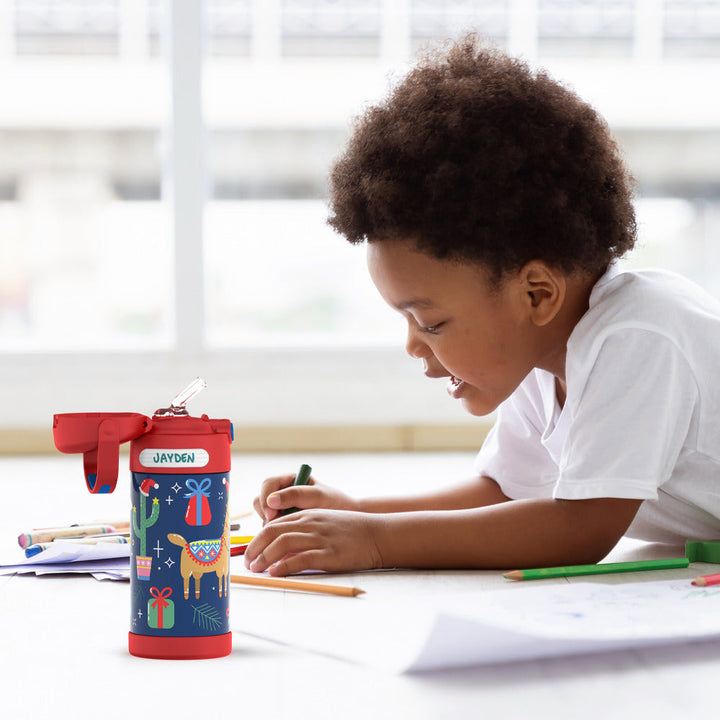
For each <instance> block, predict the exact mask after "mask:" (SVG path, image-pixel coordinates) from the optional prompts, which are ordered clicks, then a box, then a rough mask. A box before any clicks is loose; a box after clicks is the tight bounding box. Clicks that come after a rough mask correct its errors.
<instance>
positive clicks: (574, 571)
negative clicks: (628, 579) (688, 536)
mask: <svg viewBox="0 0 720 720" xmlns="http://www.w3.org/2000/svg"><path fill="white" fill-rule="evenodd" d="M689 564H690V561H689V560H688V559H687V558H667V559H665V560H637V561H634V562H619V563H599V564H598V565H568V566H566V567H551V568H537V569H535V570H513V571H512V572H509V573H505V575H504V577H506V578H507V579H508V580H539V579H541V578H557V577H572V576H574V575H601V574H605V573H619V572H633V571H638V570H669V569H672V568H685V567H687V566H688V565H689Z"/></svg>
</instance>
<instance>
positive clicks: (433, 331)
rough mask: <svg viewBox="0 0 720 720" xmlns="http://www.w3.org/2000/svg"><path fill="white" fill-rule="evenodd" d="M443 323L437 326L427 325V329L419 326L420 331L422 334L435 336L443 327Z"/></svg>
mask: <svg viewBox="0 0 720 720" xmlns="http://www.w3.org/2000/svg"><path fill="white" fill-rule="evenodd" d="M444 324H445V323H438V324H437V325H429V326H428V327H423V326H422V325H421V326H420V330H422V332H424V333H428V334H429V335H436V334H437V331H438V330H439V329H440V328H441V327H442V326H443V325H444Z"/></svg>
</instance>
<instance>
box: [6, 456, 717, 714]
mask: <svg viewBox="0 0 720 720" xmlns="http://www.w3.org/2000/svg"><path fill="white" fill-rule="evenodd" d="M300 462H308V463H309V464H311V465H313V467H314V471H315V474H316V476H318V477H319V478H320V479H323V480H327V481H329V482H332V483H334V484H336V485H338V486H340V487H343V488H345V489H347V490H349V491H351V492H353V493H356V494H364V493H367V494H377V493H381V492H388V493H391V492H393V491H394V490H396V489H397V490H398V491H403V489H409V488H428V489H429V488H432V487H435V486H437V485H439V484H442V483H443V482H446V481H453V480H457V479H461V478H462V477H465V476H467V475H468V472H469V470H470V467H471V462H472V455H471V454H467V453H453V454H406V455H401V454H366V455H342V454H338V455H319V454H314V455H309V456H303V457H299V456H292V455H278V456H268V455H248V456H235V457H234V458H233V471H232V496H231V509H232V511H233V512H239V511H241V510H243V509H245V508H246V507H249V502H250V499H251V498H252V496H253V495H254V494H255V491H256V489H257V486H258V484H259V483H260V481H261V480H262V479H263V478H264V477H266V476H268V475H271V474H277V473H281V472H293V471H295V470H296V468H297V467H298V465H299V463H300ZM120 465H121V470H120V480H119V483H118V489H117V490H116V492H115V493H114V494H112V495H108V496H91V495H90V494H89V493H87V491H86V490H85V487H84V481H83V478H82V462H81V459H80V458H79V457H73V456H60V455H58V456H57V457H37V458H31V457H27V458H25V457H23V458H4V459H0V490H1V492H2V494H1V495H0V497H2V506H1V507H2V513H1V514H0V560H2V561H3V562H8V561H11V560H12V559H16V558H18V557H19V556H20V551H19V549H18V548H17V542H16V538H17V535H18V533H19V532H22V531H24V530H26V529H28V528H31V527H42V526H49V525H57V524H69V523H72V522H78V521H80V522H82V521H87V520H97V519H101V518H115V517H125V516H127V514H128V507H129V494H128V492H129V491H128V486H129V479H128V478H129V474H128V471H127V458H123V457H121V461H120ZM667 555H668V549H667V548H658V547H653V546H650V547H646V548H642V549H638V548H636V547H630V546H629V545H625V546H623V548H621V549H620V550H619V551H617V552H615V553H614V557H613V558H612V559H627V558H628V557H632V556H634V557H643V558H648V557H663V556H667ZM236 562H238V563H241V562H242V560H241V558H233V563H236ZM231 569H232V567H231ZM672 572H673V573H674V575H670V576H668V575H665V577H683V578H684V577H687V578H691V577H694V576H695V575H697V574H698V573H697V572H696V570H693V569H692V568H690V569H687V570H678V571H672ZM606 577H607V578H608V580H607V581H608V582H620V581H623V580H625V581H627V579H628V578H623V579H620V576H606ZM634 579H637V577H635V578H634ZM323 581H324V582H328V581H332V582H337V583H341V584H348V585H350V584H351V585H359V586H361V587H362V588H363V589H365V590H366V591H367V594H366V595H364V596H362V600H358V599H348V598H334V597H328V596H310V595H308V594H298V593H293V592H287V591H277V590H263V589H254V588H246V587H237V586H234V587H232V590H231V592H232V600H231V608H232V612H231V621H230V624H231V627H232V625H233V617H235V616H239V614H240V613H242V614H244V615H245V616H246V617H247V614H252V612H253V608H257V607H261V606H266V605H265V604H266V603H268V602H275V603H276V604H277V605H278V607H279V608H280V610H279V611H280V612H281V611H282V608H283V607H290V608H294V609H296V608H297V607H298V605H297V604H298V603H325V605H326V606H327V608H328V612H332V608H333V606H334V603H348V602H356V601H361V602H373V601H374V600H375V599H387V598H390V597H397V596H398V595H403V594H404V595H406V596H407V597H413V596H415V595H417V596H419V595H428V594H441V593H447V592H464V591H471V590H473V591H476V590H478V589H484V588H493V587H497V586H498V585H500V584H502V583H506V582H507V581H505V580H503V579H502V577H501V576H500V575H499V573H497V572H477V571H459V572H458V571H424V572H410V571H400V572H394V571H393V572H383V573H363V574H357V575H352V574H348V575H339V576H332V577H330V578H323ZM543 582H555V581H543ZM558 582H566V581H565V580H560V581H558ZM280 592H282V595H283V603H277V593H280ZM268 593H273V596H272V598H273V599H272V600H270V599H269V598H270V596H269V595H268ZM79 595H82V596H84V597H85V601H84V602H82V603H78V596H79ZM128 615H129V585H128V583H127V582H113V581H102V582H101V581H97V580H94V579H92V578H90V577H85V576H82V577H73V576H68V575H63V576H50V577H36V576H34V575H27V576H19V575H18V576H0V648H2V673H1V674H0V688H1V690H0V717H2V718H7V719H8V720H10V719H12V720H25V719H32V720H36V719H40V718H42V719H45V718H48V719H56V718H70V717H72V718H89V717H102V718H127V717H132V716H135V717H138V718H157V719H158V720H160V719H161V718H162V719H163V720H165V719H169V718H183V719H185V718H193V719H194V718H213V717H220V716H221V715H222V716H228V717H229V716H234V717H248V718H256V717H266V718H272V719H273V720H274V719H276V718H278V719H282V718H287V719H288V720H298V719H302V718H312V719H313V720H318V719H321V718H332V719H333V720H345V719H354V718H367V719H375V720H377V718H413V719H415V718H458V719H460V718H476V717H477V718H480V717H485V718H573V719H576V718H583V719H588V718H589V719H593V718H602V720H607V718H613V719H614V720H615V719H616V718H626V717H627V718H630V717H633V718H634V717H636V716H637V715H638V714H640V713H642V715H643V716H647V717H654V718H679V717H689V716H691V715H692V714H693V713H698V712H701V711H710V710H713V709H714V708H716V706H717V701H716V695H717V693H716V685H717V682H718V679H719V678H720V643H711V642H702V643H694V644H688V645H676V646H667V647H660V648H652V649H637V650H628V651H623V652H612V653H605V654H598V655H584V656H578V657H566V658H556V659H549V660H536V661H524V662H515V663H508V664H498V665H490V666H478V667H470V668H464V669H456V670H444V671H439V672H432V673H424V674H415V675H397V674H393V673H387V672H384V671H380V670H377V669H373V668H370V667H365V666H361V665H355V664H352V663H349V662H346V661H343V660H338V659H334V658H330V657H325V656H321V655H317V654H314V653H310V652H306V651H304V650H302V649H298V648H293V647H288V646H284V645H279V644H276V643H272V642H269V641H266V640H262V639H259V638H255V637H251V636H248V635H245V634H241V633H237V632H236V633H234V637H233V652H232V654H231V655H230V656H228V657H226V658H221V659H217V660H199V661H163V660H145V659H140V658H135V657H132V656H131V655H129V654H128V652H127V631H128ZM319 630H321V629H319Z"/></svg>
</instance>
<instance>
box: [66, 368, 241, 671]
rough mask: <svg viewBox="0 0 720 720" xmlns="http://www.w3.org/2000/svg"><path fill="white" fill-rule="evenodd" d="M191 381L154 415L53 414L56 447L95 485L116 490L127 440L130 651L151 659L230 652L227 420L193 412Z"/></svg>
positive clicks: (195, 385) (200, 384) (195, 387)
mask: <svg viewBox="0 0 720 720" xmlns="http://www.w3.org/2000/svg"><path fill="white" fill-rule="evenodd" d="M204 387H205V382H204V381H203V380H202V379H201V378H197V379H196V380H194V381H193V382H192V383H191V384H190V385H188V387H187V388H185V389H184V390H183V391H182V392H181V393H179V394H178V395H177V396H176V397H175V398H174V399H173V401H172V402H171V403H170V407H168V408H163V409H160V410H157V411H156V412H155V413H154V414H153V416H152V417H147V416H145V415H142V414H139V413H69V414H59V415H55V417H54V422H53V436H54V440H55V446H56V447H57V449H58V450H60V451H61V452H65V453H82V454H83V466H84V473H85V481H86V483H87V487H88V490H89V491H90V492H91V493H108V492H112V491H113V490H114V489H115V484H116V482H117V474H118V463H119V450H118V449H119V446H120V445H121V444H122V443H125V442H128V441H129V442H130V473H131V487H130V497H131V506H132V510H131V513H130V595H131V614H130V632H129V642H128V645H129V651H130V653H131V654H132V655H137V656H139V657H147V658H165V659H198V658H215V657H222V656H224V655H228V654H229V653H230V651H231V650H232V634H231V632H230V606H229V588H228V583H229V580H230V547H229V545H230V524H229V522H230V521H229V513H228V508H229V503H228V499H229V494H230V445H231V443H232V439H233V431H232V424H231V422H230V421H229V420H214V419H211V418H209V417H208V416H207V415H202V416H201V417H192V416H190V415H189V414H188V412H187V410H186V408H185V404H186V403H187V401H188V400H189V399H190V398H191V397H193V396H194V395H195V394H197V393H198V392H199V391H200V390H202V389H203V388H204Z"/></svg>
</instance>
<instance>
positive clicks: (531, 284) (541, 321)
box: [520, 260, 567, 327]
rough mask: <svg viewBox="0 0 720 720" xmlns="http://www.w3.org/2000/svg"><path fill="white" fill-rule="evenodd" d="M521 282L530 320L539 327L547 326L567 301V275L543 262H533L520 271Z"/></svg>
mask: <svg viewBox="0 0 720 720" xmlns="http://www.w3.org/2000/svg"><path fill="white" fill-rule="evenodd" d="M520 281H521V287H522V289H523V292H524V293H525V299H526V302H527V309H528V311H529V313H530V319H531V320H532V322H533V323H534V324H535V325H537V326H538V327H542V326H544V325H547V324H548V323H549V322H551V321H552V320H553V319H554V318H555V316H556V315H557V314H558V312H560V308H562V305H563V302H564V300H565V293H566V291H567V283H566V279H565V273H563V272H562V271H561V270H558V269H557V268H554V267H551V266H550V265H548V264H547V263H545V262H543V261H542V260H531V261H530V262H529V263H527V264H526V265H524V266H523V267H522V269H521V270H520Z"/></svg>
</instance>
